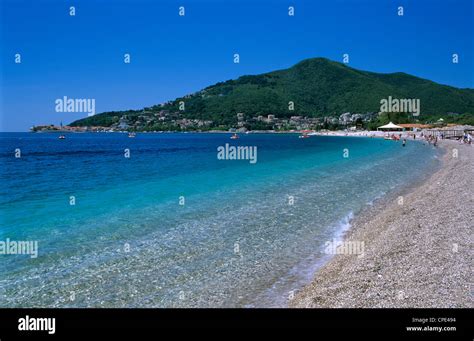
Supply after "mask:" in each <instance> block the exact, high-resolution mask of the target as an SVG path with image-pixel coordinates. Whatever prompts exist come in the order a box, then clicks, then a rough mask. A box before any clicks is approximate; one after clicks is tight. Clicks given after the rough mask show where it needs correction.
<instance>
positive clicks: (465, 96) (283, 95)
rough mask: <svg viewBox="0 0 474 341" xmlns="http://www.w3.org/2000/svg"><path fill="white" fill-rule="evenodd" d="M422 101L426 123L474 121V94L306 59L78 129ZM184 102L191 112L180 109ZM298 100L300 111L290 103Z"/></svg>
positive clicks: (102, 117) (223, 120) (227, 120)
mask: <svg viewBox="0 0 474 341" xmlns="http://www.w3.org/2000/svg"><path fill="white" fill-rule="evenodd" d="M389 96H392V98H415V99H420V103H421V116H420V120H423V119H424V120H427V119H430V118H436V117H440V116H443V115H446V113H447V112H455V113H459V114H461V115H459V116H460V117H461V118H463V119H464V118H468V119H471V118H474V90H473V89H458V88H454V87H450V86H446V85H440V84H437V83H434V82H432V81H429V80H426V79H421V78H418V77H414V76H411V75H408V74H405V73H391V74H379V73H374V72H367V71H360V70H356V69H353V68H351V67H348V66H346V65H344V64H341V63H337V62H333V61H330V60H328V59H324V58H313V59H307V60H304V61H302V62H300V63H298V64H296V65H294V66H293V67H290V68H288V69H285V70H279V71H273V72H269V73H265V74H260V75H255V76H242V77H240V78H238V79H236V80H228V81H226V82H220V83H217V84H215V85H212V86H209V87H207V88H205V89H203V90H201V91H199V92H197V93H195V94H192V95H188V96H184V97H181V98H177V99H175V100H173V101H171V102H169V103H167V104H165V105H161V106H158V105H157V106H154V107H151V108H147V110H146V111H145V113H144V112H143V111H127V112H125V111H124V112H109V113H102V114H98V115H95V116H93V117H88V118H85V119H81V120H78V121H75V122H73V123H72V124H71V125H73V126H86V125H102V126H109V125H111V124H112V123H114V122H115V121H116V120H117V117H118V116H121V115H124V114H126V115H128V116H132V117H133V116H134V115H147V114H148V115H153V113H156V112H159V111H160V110H167V111H169V112H179V113H180V116H181V117H183V118H192V119H201V120H212V121H214V122H215V123H216V124H223V125H232V124H234V123H235V121H236V113H244V114H245V115H246V116H247V117H251V116H258V115H264V116H266V115H268V114H274V115H276V116H277V117H290V116H295V115H302V116H308V117H322V116H332V115H336V116H338V115H340V114H342V113H344V112H353V113H354V112H355V113H365V112H378V111H379V110H380V100H381V99H383V98H388V97H389ZM180 101H182V102H184V103H185V110H184V111H180V110H179V103H180ZM290 101H292V102H294V110H293V111H291V110H289V108H288V103H289V102H290Z"/></svg>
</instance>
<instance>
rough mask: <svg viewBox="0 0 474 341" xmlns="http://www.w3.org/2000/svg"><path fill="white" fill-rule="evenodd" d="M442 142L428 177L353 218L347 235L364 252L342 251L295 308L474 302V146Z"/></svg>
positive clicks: (296, 300)
mask: <svg viewBox="0 0 474 341" xmlns="http://www.w3.org/2000/svg"><path fill="white" fill-rule="evenodd" d="M440 147H441V148H444V149H445V150H446V153H445V154H444V155H443V157H442V158H443V161H442V164H443V165H442V167H441V169H440V170H438V171H437V172H436V173H435V174H433V175H432V176H431V177H430V178H429V179H428V180H427V181H425V182H424V183H423V184H421V185H419V186H417V187H416V188H411V189H410V190H409V191H407V193H403V194H402V195H401V196H399V197H395V198H392V199H391V200H389V199H387V200H385V201H382V202H380V203H377V204H375V205H374V206H373V207H372V208H371V209H369V210H367V211H366V212H364V213H362V214H361V215H360V216H359V217H358V218H356V219H354V222H353V227H352V228H351V230H350V231H349V232H348V233H347V235H346V237H345V241H353V242H354V241H355V242H364V254H363V256H360V255H359V256H358V255H335V256H334V257H333V258H332V259H331V260H330V261H329V263H328V264H326V265H325V266H324V267H323V268H321V269H320V270H319V271H318V272H317V273H316V275H315V278H314V279H313V282H312V283H310V284H309V285H307V286H306V287H304V288H303V289H302V290H300V291H299V292H298V293H297V294H296V295H295V297H294V299H293V300H291V301H290V304H289V306H290V307H299V308H302V307H311V308H320V307H321V308H339V307H344V308H359V307H360V308H397V307H400V308H402V307H403V308H408V307H410V308H451V307H466V308H472V307H474V304H473V295H474V292H471V283H472V278H473V277H472V264H473V256H472V232H473V226H474V146H468V145H460V144H459V143H458V142H455V141H448V140H443V141H440ZM426 148H433V147H432V146H427V147H426ZM456 152H457V156H456V155H455V153H456Z"/></svg>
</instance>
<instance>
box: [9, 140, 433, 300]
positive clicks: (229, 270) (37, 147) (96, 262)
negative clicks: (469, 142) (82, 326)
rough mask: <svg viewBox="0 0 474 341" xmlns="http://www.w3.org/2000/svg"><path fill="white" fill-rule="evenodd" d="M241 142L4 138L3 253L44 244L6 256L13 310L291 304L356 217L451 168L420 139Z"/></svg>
mask: <svg viewBox="0 0 474 341" xmlns="http://www.w3.org/2000/svg"><path fill="white" fill-rule="evenodd" d="M229 137H230V134H137V137H135V138H128V137H127V135H126V134H119V133H113V134H68V135H67V138H66V139H65V140H60V139H58V135H56V134H30V133H2V134H0V141H1V145H0V160H1V169H0V179H1V184H2V186H1V187H0V205H1V206H0V207H1V208H0V241H2V240H3V241H5V240H6V239H7V238H9V239H10V240H17V241H20V240H21V241H23V240H29V241H38V245H39V255H38V258H36V259H32V258H31V257H29V256H27V255H0V307H17V306H27V307H43V306H48V307H66V306H72V307H89V306H91V307H244V306H284V305H285V304H286V302H287V297H288V295H289V293H290V292H291V291H293V290H297V289H298V288H299V287H300V286H301V285H302V284H304V283H305V282H307V281H308V280H309V279H310V278H311V276H312V275H313V272H314V270H315V268H316V267H317V266H318V265H320V264H321V263H322V262H323V261H325V260H326V258H327V257H326V256H324V255H323V254H322V252H321V251H322V249H323V248H324V243H325V242H326V241H328V240H331V239H332V238H333V237H334V236H335V235H337V234H338V233H339V234H340V232H341V231H342V230H343V229H344V228H346V227H347V224H348V220H349V218H350V217H351V215H353V214H357V213H358V212H359V211H360V210H361V209H363V208H364V207H365V206H366V205H367V204H368V203H370V202H371V201H373V200H374V199H375V198H378V197H380V196H382V195H384V194H385V193H388V192H390V191H392V190H393V189H394V188H399V187H400V186H409V185H410V184H412V183H413V182H414V181H417V180H420V179H421V178H422V177H424V176H426V174H428V173H431V172H432V171H433V170H434V169H435V168H436V167H437V166H438V161H437V158H436V156H437V152H436V151H435V149H434V148H432V147H428V146H425V145H422V143H418V142H413V141H408V143H407V146H406V147H402V146H401V143H400V142H394V141H384V140H380V139H370V138H356V137H316V136H313V137H311V138H308V139H298V136H297V135H292V134H288V135H283V134H282V135H274V134H273V135H270V134H248V135H241V138H240V139H238V140H231V139H230V138H229ZM226 143H229V144H231V145H235V146H239V145H240V146H255V147H257V151H258V153H257V157H258V158H257V160H258V161H257V163H255V164H251V163H250V162H249V161H245V160H240V161H236V160H218V159H217V148H218V147H219V146H223V145H225V144H226ZM17 148H18V149H20V150H21V158H15V149H17ZM125 149H129V150H130V158H125V157H124V150H125ZM344 149H347V151H348V153H349V157H347V158H345V157H343V156H344ZM71 196H74V197H75V200H76V204H75V205H70V197H71ZM180 197H184V205H180ZM290 197H293V198H294V204H293V205H291V204H290V201H291V198H290ZM181 199H182V198H181Z"/></svg>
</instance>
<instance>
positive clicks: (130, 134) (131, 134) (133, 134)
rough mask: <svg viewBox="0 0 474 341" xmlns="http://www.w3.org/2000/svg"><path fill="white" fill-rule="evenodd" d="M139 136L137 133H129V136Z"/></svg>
mask: <svg viewBox="0 0 474 341" xmlns="http://www.w3.org/2000/svg"><path fill="white" fill-rule="evenodd" d="M135 136H137V135H136V134H135V133H128V137H135Z"/></svg>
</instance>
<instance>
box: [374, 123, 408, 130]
mask: <svg viewBox="0 0 474 341" xmlns="http://www.w3.org/2000/svg"><path fill="white" fill-rule="evenodd" d="M377 130H403V127H400V126H397V125H396V124H393V123H392V122H390V123H389V124H386V125H384V126H380V127H378V128H377Z"/></svg>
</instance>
